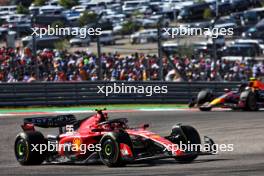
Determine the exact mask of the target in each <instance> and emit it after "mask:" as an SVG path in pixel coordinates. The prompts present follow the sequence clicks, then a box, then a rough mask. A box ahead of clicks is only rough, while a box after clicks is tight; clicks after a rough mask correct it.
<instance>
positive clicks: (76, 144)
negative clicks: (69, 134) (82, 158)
mask: <svg viewBox="0 0 264 176" xmlns="http://www.w3.org/2000/svg"><path fill="white" fill-rule="evenodd" d="M72 144H73V145H74V147H75V148H76V150H77V151H79V150H80V149H81V147H80V146H81V144H82V139H81V138H74V139H73V141H72Z"/></svg>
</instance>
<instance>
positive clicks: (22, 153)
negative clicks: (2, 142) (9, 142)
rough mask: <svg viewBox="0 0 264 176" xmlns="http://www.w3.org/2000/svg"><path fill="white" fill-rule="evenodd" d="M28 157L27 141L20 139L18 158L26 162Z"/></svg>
mask: <svg viewBox="0 0 264 176" xmlns="http://www.w3.org/2000/svg"><path fill="white" fill-rule="evenodd" d="M27 156H28V145H27V143H26V141H25V140H23V139H20V140H19V141H18V142H17V144H16V157H17V159H18V160H25V159H26V158H27Z"/></svg>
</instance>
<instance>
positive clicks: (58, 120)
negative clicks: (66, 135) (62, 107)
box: [22, 114, 77, 129]
mask: <svg viewBox="0 0 264 176" xmlns="http://www.w3.org/2000/svg"><path fill="white" fill-rule="evenodd" d="M75 122H77V120H76V117H75V116H74V115H72V114H67V115H58V116H44V117H32V118H25V119H24V126H26V125H34V126H37V127H41V128H61V127H65V126H66V125H71V124H74V123H75ZM22 128H23V127H22ZM23 129H24V128H23Z"/></svg>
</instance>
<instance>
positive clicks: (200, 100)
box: [197, 89, 214, 106]
mask: <svg viewBox="0 0 264 176" xmlns="http://www.w3.org/2000/svg"><path fill="white" fill-rule="evenodd" d="M213 97H214V96H213V91H212V90H210V89H205V90H201V91H200V92H199V93H198V95H197V105H198V106H200V105H203V104H204V103H206V102H210V101H211V100H212V99H213Z"/></svg>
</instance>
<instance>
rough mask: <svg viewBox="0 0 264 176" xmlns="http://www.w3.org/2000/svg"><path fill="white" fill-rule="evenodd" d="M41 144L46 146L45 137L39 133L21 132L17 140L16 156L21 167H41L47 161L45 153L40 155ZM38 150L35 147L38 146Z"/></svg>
mask: <svg viewBox="0 0 264 176" xmlns="http://www.w3.org/2000/svg"><path fill="white" fill-rule="evenodd" d="M41 144H46V142H45V138H44V136H43V135H42V134H41V133H40V132H37V131H30V132H21V133H19V134H18V135H17V137H16V140H15V146H14V150H15V156H16V159H17V161H18V162H19V163H20V164H21V165H39V164H41V163H42V162H43V161H44V160H45V152H43V153H40V151H36V149H38V150H39V149H40V148H39V146H40V145H41ZM37 145H38V147H36V149H35V148H34V146H37Z"/></svg>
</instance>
